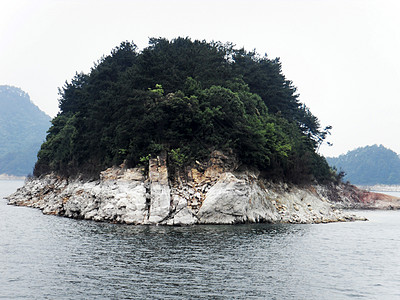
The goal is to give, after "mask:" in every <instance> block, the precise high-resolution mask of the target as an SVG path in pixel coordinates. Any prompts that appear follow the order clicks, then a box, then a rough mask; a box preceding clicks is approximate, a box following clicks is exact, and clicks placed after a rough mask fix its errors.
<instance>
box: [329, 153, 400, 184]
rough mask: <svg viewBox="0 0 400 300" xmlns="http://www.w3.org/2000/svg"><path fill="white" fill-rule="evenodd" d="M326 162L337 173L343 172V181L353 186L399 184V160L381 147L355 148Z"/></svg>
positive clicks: (395, 155)
mask: <svg viewBox="0 0 400 300" xmlns="http://www.w3.org/2000/svg"><path fill="white" fill-rule="evenodd" d="M326 160H327V161H328V164H329V165H330V166H332V167H336V168H337V170H338V171H344V172H345V173H346V176H345V177H344V180H348V181H350V182H351V183H353V184H358V185H375V184H387V185H392V184H400V158H399V156H398V155H397V154H396V153H395V152H394V151H392V150H390V149H387V148H385V147H384V146H382V145H380V146H378V145H373V146H366V147H362V148H357V149H355V150H352V151H349V152H347V153H346V154H345V155H340V156H339V157H327V158H326Z"/></svg>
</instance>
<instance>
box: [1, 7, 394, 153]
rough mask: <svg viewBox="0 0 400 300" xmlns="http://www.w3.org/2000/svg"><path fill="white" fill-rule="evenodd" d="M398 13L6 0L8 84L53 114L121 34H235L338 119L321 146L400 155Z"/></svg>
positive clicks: (144, 37) (139, 40)
mask: <svg viewBox="0 0 400 300" xmlns="http://www.w3.org/2000/svg"><path fill="white" fill-rule="evenodd" d="M399 13H400V1H397V0H393V1H390V0H370V1H369V0H360V1H359V0H265V1H251V0H247V1H234V0H230V1H223V0H220V1H219V0H213V1H190V0H187V1H154V0H146V1H128V0H86V1H85V0H80V1H78V0H31V1H23V0H0V85H3V84H7V85H13V86H17V87H20V88H21V89H23V90H24V91H26V92H27V93H28V94H29V95H30V97H31V100H32V101H33V102H34V103H35V104H36V105H38V106H39V107H40V108H41V109H42V110H43V111H45V112H46V113H47V114H49V115H50V116H52V117H54V116H55V115H56V114H57V111H58V100H57V99H58V94H57V88H58V87H61V86H63V84H64V82H65V81H66V80H68V81H69V80H70V79H71V78H72V77H73V76H74V74H75V72H81V71H83V72H85V73H87V72H88V71H89V70H90V68H91V67H92V66H93V63H94V62H95V61H97V60H98V59H99V58H100V57H101V56H102V55H104V54H109V53H110V51H111V50H112V48H114V47H115V46H117V45H119V44H120V42H121V41H125V40H129V41H133V42H135V43H136V44H137V45H138V46H139V48H144V47H146V46H147V42H148V38H149V37H166V38H169V39H172V38H174V37H178V36H184V37H186V36H189V37H191V38H192V39H201V40H203V39H206V40H207V41H211V40H217V41H221V42H228V41H229V42H232V43H234V44H236V45H237V47H244V48H245V49H247V50H252V49H254V48H255V49H256V50H257V52H259V53H261V54H264V53H267V54H268V56H269V57H270V58H275V57H280V58H281V62H282V65H283V72H284V74H285V75H286V77H287V79H289V80H292V81H293V82H294V85H295V86H296V87H297V88H298V91H299V93H300V99H301V101H302V102H303V103H305V104H306V105H307V106H308V107H310V109H311V111H312V112H313V113H314V114H315V115H316V116H317V117H318V118H319V119H320V121H321V124H322V126H325V125H332V126H333V130H332V135H331V136H330V137H329V139H328V140H329V141H330V142H332V143H333V146H332V147H327V146H324V147H322V148H321V153H322V154H324V155H327V156H336V155H339V154H342V153H345V152H347V151H348V150H352V149H354V148H356V147H360V146H366V145H371V144H383V145H384V146H386V147H389V148H391V149H392V150H394V151H396V152H397V153H400V137H399V136H398V130H399V128H400V118H399V110H400V104H399V100H400V93H399V91H398V90H399V88H400V32H399V31H400V17H399ZM0 109H1V108H0Z"/></svg>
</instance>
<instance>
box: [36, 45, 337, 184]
mask: <svg viewBox="0 0 400 300" xmlns="http://www.w3.org/2000/svg"><path fill="white" fill-rule="evenodd" d="M59 107H60V113H59V114H58V115H57V117H56V118H54V119H53V121H52V126H51V128H50V130H49V132H48V136H47V139H46V142H45V143H44V144H43V145H42V147H41V150H40V151H39V153H38V162H37V164H36V167H35V172H34V175H36V176H39V175H42V174H46V173H49V172H52V171H55V172H58V173H61V174H63V175H67V176H73V175H76V174H79V173H83V174H88V175H96V174H98V173H99V171H101V170H103V169H105V168H107V167H109V166H112V165H118V164H120V163H122V162H125V163H126V165H127V166H129V167H132V166H135V165H137V164H140V163H142V162H144V161H146V160H147V159H148V158H149V156H150V155H156V154H157V153H159V152H161V151H166V152H167V153H168V154H169V155H168V157H169V163H170V164H173V165H174V166H175V167H178V168H181V167H184V166H186V165H190V164H192V163H194V162H195V161H196V160H202V159H205V158H207V157H208V156H209V154H210V153H211V152H212V151H213V150H216V149H217V150H222V151H225V152H229V153H231V154H232V155H235V156H236V157H237V158H238V160H239V161H240V162H241V163H242V164H245V165H250V166H255V167H257V168H258V169H259V170H261V171H262V172H263V175H264V176H266V177H269V178H278V179H283V180H288V181H294V182H299V181H308V180H312V179H317V180H319V181H322V180H329V179H330V178H331V176H332V172H331V170H330V168H329V166H328V164H327V163H326V161H325V159H324V158H323V157H321V156H320V155H318V154H317V153H316V149H317V147H318V145H319V144H320V143H321V142H322V141H323V140H324V138H325V136H326V134H327V129H323V130H322V129H321V128H320V125H319V122H318V119H317V118H316V117H315V116H314V115H312V114H311V112H310V111H309V109H308V108H307V107H306V106H305V105H304V104H302V103H300V101H299V95H298V94H297V93H296V88H295V87H294V86H293V84H292V82H290V81H288V80H287V79H286V78H285V76H284V75H283V74H282V71H281V64H280V62H279V59H272V60H271V59H269V58H268V57H267V56H266V55H265V56H260V55H259V54H257V53H256V52H255V51H251V52H248V51H246V50H244V49H235V48H234V46H233V45H232V44H221V43H219V42H211V43H208V42H205V41H197V40H196V41H192V40H190V39H189V38H177V39H174V40H171V41H168V40H166V39H163V38H157V39H155V38H152V39H150V41H149V46H148V47H147V48H145V49H143V50H142V51H139V50H138V49H137V47H136V46H135V45H134V44H133V43H130V42H123V43H121V44H120V46H118V47H116V48H115V49H113V50H112V52H111V54H110V55H108V56H106V57H103V58H102V59H101V60H100V61H99V62H98V63H96V64H95V66H94V67H93V68H92V70H91V71H90V73H89V74H83V73H81V74H76V76H75V77H74V78H73V79H72V80H71V81H70V82H66V84H65V85H64V87H62V88H61V89H60V99H59Z"/></svg>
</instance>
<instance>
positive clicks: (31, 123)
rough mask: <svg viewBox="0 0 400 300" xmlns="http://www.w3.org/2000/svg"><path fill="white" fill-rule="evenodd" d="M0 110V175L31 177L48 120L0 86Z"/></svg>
mask: <svg viewBox="0 0 400 300" xmlns="http://www.w3.org/2000/svg"><path fill="white" fill-rule="evenodd" d="M0 107H1V109H0V174H8V175H15V176H26V175H28V174H31V173H32V169H33V167H34V165H35V162H36V155H37V152H38V151H39V149H40V145H41V144H42V143H43V141H44V139H45V137H46V130H47V129H48V128H49V126H50V117H49V116H47V115H46V114H45V113H44V112H43V111H41V110H40V109H39V108H38V107H37V106H36V105H34V104H33V103H32V102H31V100H30V98H29V95H28V94H27V93H25V92H24V91H22V90H21V89H20V88H17V87H13V86H8V85H0Z"/></svg>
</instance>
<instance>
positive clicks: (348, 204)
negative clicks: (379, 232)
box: [321, 184, 400, 209]
mask: <svg viewBox="0 0 400 300" xmlns="http://www.w3.org/2000/svg"><path fill="white" fill-rule="evenodd" d="M321 193H322V194H324V195H325V197H328V198H329V199H330V200H331V201H332V202H333V205H334V207H336V208H350V209H400V198H398V197H394V196H390V195H386V194H382V193H374V192H370V191H366V190H363V189H360V188H358V187H356V186H354V185H350V184H341V185H336V186H333V185H332V186H330V187H329V188H325V189H324V190H322V191H321Z"/></svg>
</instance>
